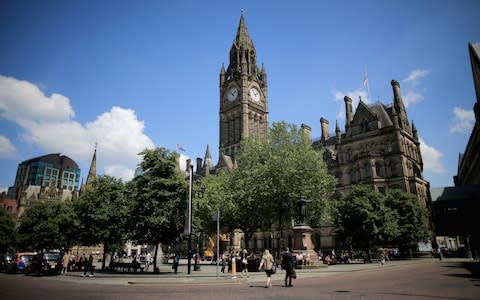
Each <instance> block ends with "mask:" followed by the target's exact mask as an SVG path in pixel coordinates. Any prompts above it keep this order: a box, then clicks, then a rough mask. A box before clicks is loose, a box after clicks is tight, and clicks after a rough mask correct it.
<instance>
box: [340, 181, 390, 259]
mask: <svg viewBox="0 0 480 300" xmlns="http://www.w3.org/2000/svg"><path fill="white" fill-rule="evenodd" d="M336 209H337V213H336V220H335V223H336V227H337V235H338V239H340V240H342V241H343V243H344V244H345V245H346V246H350V247H352V248H355V249H361V250H365V251H366V252H367V253H368V255H369V256H368V257H369V258H370V250H371V249H373V248H374V247H382V246H383V245H384V244H385V242H388V241H389V240H391V239H394V238H395V237H396V235H397V234H398V222H397V219H396V216H395V214H394V212H393V211H392V210H391V209H390V208H389V207H387V206H385V197H384V195H383V194H381V193H378V192H375V191H374V190H372V189H371V188H370V187H368V186H364V185H356V186H354V187H353V190H352V191H351V192H349V193H347V194H346V195H345V196H344V197H342V198H341V199H339V200H338V201H337V206H336Z"/></svg>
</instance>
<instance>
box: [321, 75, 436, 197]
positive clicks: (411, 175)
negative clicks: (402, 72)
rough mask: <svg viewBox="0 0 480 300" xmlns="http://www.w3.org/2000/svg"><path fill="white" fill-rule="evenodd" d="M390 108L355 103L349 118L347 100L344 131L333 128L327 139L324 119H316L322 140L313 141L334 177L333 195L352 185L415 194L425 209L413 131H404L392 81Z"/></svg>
mask: <svg viewBox="0 0 480 300" xmlns="http://www.w3.org/2000/svg"><path fill="white" fill-rule="evenodd" d="M391 85H392V88H393V95H394V99H393V105H391V106H385V105H384V104H382V103H374V104H372V105H367V104H366V103H364V102H363V101H362V100H361V99H360V102H359V104H358V106H357V109H356V111H355V113H353V110H352V100H351V99H350V98H349V97H345V98H344V101H345V110H346V122H345V131H344V132H342V131H341V130H340V128H339V126H338V123H337V124H336V126H335V133H334V134H332V135H330V134H329V127H328V125H329V122H328V120H326V119H324V118H321V119H320V126H321V129H322V131H321V132H322V135H321V138H320V139H317V140H315V141H314V142H313V145H314V146H315V147H318V148H320V149H323V150H324V159H325V162H326V164H327V167H328V169H329V172H330V173H331V174H332V175H334V176H335V177H336V178H337V188H336V189H337V192H346V191H349V190H351V189H352V187H353V186H354V185H355V184H360V183H361V184H365V185H370V186H372V187H373V188H374V189H375V190H376V191H378V192H381V193H385V192H388V191H389V190H391V189H400V190H402V191H405V192H408V193H412V194H414V195H416V197H417V198H418V200H419V201H420V202H421V203H422V204H423V205H424V206H427V207H428V206H429V205H430V201H431V197H430V192H429V183H428V182H427V181H426V180H425V179H424V178H423V161H422V154H421V152H420V141H419V138H418V134H417V129H416V128H415V125H414V124H413V122H412V125H411V126H410V124H409V122H408V117H407V111H406V109H405V106H404V104H403V100H402V96H401V94H400V84H399V83H398V82H397V81H395V80H392V81H391Z"/></svg>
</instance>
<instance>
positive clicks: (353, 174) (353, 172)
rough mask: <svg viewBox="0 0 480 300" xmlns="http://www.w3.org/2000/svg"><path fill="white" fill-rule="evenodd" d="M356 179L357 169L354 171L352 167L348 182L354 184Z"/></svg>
mask: <svg viewBox="0 0 480 300" xmlns="http://www.w3.org/2000/svg"><path fill="white" fill-rule="evenodd" d="M357 181H358V178H357V171H355V170H354V169H352V170H351V171H350V183H352V184H355V183H357Z"/></svg>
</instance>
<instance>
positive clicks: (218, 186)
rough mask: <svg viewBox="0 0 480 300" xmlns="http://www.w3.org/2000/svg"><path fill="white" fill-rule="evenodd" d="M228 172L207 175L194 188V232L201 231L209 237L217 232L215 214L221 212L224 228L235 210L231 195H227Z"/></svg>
mask: <svg viewBox="0 0 480 300" xmlns="http://www.w3.org/2000/svg"><path fill="white" fill-rule="evenodd" d="M226 177H227V172H222V173H220V174H218V175H207V176H205V177H203V178H201V179H199V180H197V181H196V182H195V184H194V186H193V189H194V190H193V194H194V195H195V197H194V198H193V200H192V201H193V203H192V206H193V222H192V223H193V230H194V231H198V230H201V231H203V232H204V233H206V234H207V235H210V234H212V233H214V232H216V224H215V222H213V218H212V217H213V214H214V213H215V212H217V211H218V212H220V218H221V221H222V222H221V223H222V226H225V225H226V224H223V222H224V221H226V220H227V215H229V214H231V211H232V210H233V209H234V205H233V200H232V199H231V198H230V197H231V195H229V194H228V193H227V187H226V184H227V178H226Z"/></svg>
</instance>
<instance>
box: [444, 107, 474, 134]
mask: <svg viewBox="0 0 480 300" xmlns="http://www.w3.org/2000/svg"><path fill="white" fill-rule="evenodd" d="M453 114H454V117H453V121H452V124H451V125H450V132H452V133H455V132H458V133H464V132H469V131H470V130H472V128H473V125H474V124H475V114H474V113H473V111H472V110H466V109H463V108H460V107H454V108H453Z"/></svg>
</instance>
